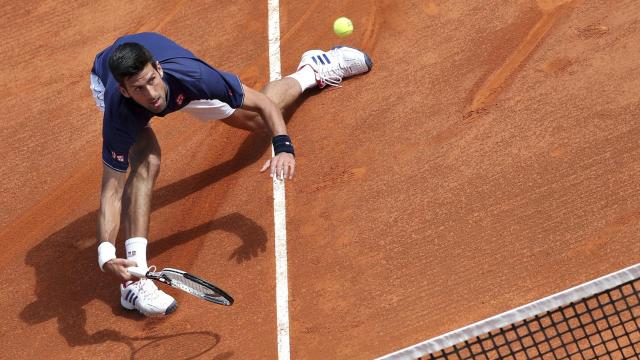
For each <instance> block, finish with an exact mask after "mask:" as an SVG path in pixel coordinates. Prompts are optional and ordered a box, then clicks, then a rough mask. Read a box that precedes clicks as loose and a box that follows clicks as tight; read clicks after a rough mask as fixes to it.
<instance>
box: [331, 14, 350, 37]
mask: <svg viewBox="0 0 640 360" xmlns="http://www.w3.org/2000/svg"><path fill="white" fill-rule="evenodd" d="M333 32H335V33H336V35H338V36H340V37H345V36H349V35H351V33H352V32H353V23H352V22H351V20H349V19H348V18H346V17H341V18H337V19H336V21H334V22H333Z"/></svg>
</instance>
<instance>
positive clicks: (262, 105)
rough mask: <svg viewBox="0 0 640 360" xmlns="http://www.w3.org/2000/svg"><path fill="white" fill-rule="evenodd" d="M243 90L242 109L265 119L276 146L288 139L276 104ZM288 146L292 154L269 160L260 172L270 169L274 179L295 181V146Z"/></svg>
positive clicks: (245, 88)
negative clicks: (278, 142)
mask: <svg viewBox="0 0 640 360" xmlns="http://www.w3.org/2000/svg"><path fill="white" fill-rule="evenodd" d="M242 89H243V90H244V102H243V104H242V109H245V110H249V111H253V112H256V113H258V114H260V117H262V119H264V121H265V123H266V124H267V126H269V129H270V130H271V133H272V134H273V136H274V144H275V141H279V140H280V139H283V138H286V139H288V136H287V125H286V124H285V122H284V118H283V117H282V112H281V111H280V109H278V107H277V106H276V104H275V103H274V102H273V101H272V100H271V99H269V98H268V97H267V96H266V95H264V94H262V93H261V92H258V91H256V90H253V89H252V88H250V87H247V86H245V85H244V84H243V85H242ZM287 145H288V146H289V147H290V148H291V150H290V151H291V152H287V151H284V152H280V153H277V154H276V156H274V157H273V159H270V160H268V161H267V162H266V163H265V164H264V166H263V167H262V169H261V170H260V171H265V170H267V169H269V170H270V171H269V172H270V174H271V176H272V177H273V176H278V177H279V178H281V179H284V178H289V179H293V176H294V173H295V164H296V160H295V157H294V155H293V146H292V145H291V143H290V142H287ZM276 152H277V151H276Z"/></svg>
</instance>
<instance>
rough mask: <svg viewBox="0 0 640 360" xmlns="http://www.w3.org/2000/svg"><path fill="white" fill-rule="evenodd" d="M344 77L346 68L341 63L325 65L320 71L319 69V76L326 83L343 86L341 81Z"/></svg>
mask: <svg viewBox="0 0 640 360" xmlns="http://www.w3.org/2000/svg"><path fill="white" fill-rule="evenodd" d="M343 77H344V70H343V69H342V67H341V66H340V64H336V65H335V66H331V65H325V67H324V68H323V67H321V68H320V71H318V78H319V79H320V81H322V83H323V84H325V85H331V86H335V87H341V85H340V83H341V82H342V78H343Z"/></svg>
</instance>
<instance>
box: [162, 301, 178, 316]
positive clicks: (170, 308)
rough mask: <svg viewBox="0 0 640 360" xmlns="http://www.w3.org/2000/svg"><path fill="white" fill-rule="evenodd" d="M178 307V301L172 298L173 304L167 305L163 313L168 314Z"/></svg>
mask: <svg viewBox="0 0 640 360" xmlns="http://www.w3.org/2000/svg"><path fill="white" fill-rule="evenodd" d="M176 309H178V303H177V302H176V301H175V300H174V301H173V304H171V305H169V307H168V308H167V310H166V311H165V312H164V314H165V315H169V314H171V313H173V312H174V311H176Z"/></svg>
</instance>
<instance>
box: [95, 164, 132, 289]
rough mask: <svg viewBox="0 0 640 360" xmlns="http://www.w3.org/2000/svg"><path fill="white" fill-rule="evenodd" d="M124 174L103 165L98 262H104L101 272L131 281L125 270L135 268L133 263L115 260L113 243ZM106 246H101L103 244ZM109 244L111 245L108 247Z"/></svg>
mask: <svg viewBox="0 0 640 360" xmlns="http://www.w3.org/2000/svg"><path fill="white" fill-rule="evenodd" d="M125 180H126V173H124V172H120V171H115V170H113V169H111V168H110V167H108V166H106V165H103V172H102V191H101V193H100V213H99V214H98V234H97V238H98V242H99V243H100V245H99V246H101V247H103V250H102V253H103V254H104V255H102V256H103V258H102V259H100V260H106V261H105V262H104V264H103V265H102V270H103V271H105V272H110V273H112V274H114V275H115V276H116V277H118V278H119V279H120V280H122V281H128V280H131V279H132V278H131V275H130V274H129V273H128V272H127V268H128V267H131V266H136V263H135V261H131V260H126V259H119V258H115V247H114V246H115V242H116V236H117V235H118V229H119V228H120V211H121V209H122V193H123V191H124V184H125ZM105 242H106V243H107V244H103V243H105ZM109 244H111V245H109ZM109 249H113V257H114V258H111V259H109V258H110V257H111V256H110V255H109V253H110V251H109Z"/></svg>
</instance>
